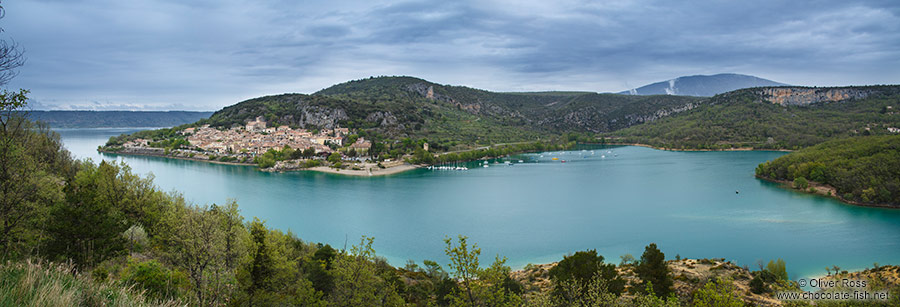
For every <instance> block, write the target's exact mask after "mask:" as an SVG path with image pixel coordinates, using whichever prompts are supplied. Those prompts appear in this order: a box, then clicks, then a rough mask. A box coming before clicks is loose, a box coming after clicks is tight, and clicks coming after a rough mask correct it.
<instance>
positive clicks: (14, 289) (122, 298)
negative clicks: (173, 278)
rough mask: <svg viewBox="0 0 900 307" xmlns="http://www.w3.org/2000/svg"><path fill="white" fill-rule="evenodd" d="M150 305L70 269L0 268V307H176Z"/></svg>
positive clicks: (14, 265) (42, 265)
mask: <svg viewBox="0 0 900 307" xmlns="http://www.w3.org/2000/svg"><path fill="white" fill-rule="evenodd" d="M179 305H182V304H178V302H154V301H151V300H147V299H145V298H144V297H143V295H142V294H141V293H138V292H137V291H133V290H132V289H131V288H129V287H125V286H122V285H117V284H112V283H97V282H94V281H92V280H90V279H89V278H87V276H84V275H82V274H80V273H76V272H75V271H74V269H73V267H72V266H71V265H65V264H53V263H47V262H38V263H35V262H31V261H21V262H7V263H6V264H3V265H0V306H123V307H124V306H179Z"/></svg>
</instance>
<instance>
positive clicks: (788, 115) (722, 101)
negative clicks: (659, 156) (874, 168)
mask: <svg viewBox="0 0 900 307" xmlns="http://www.w3.org/2000/svg"><path fill="white" fill-rule="evenodd" d="M893 128H900V85H884V86H851V87H830V88H810V87H763V88H752V89H743V90H738V91H734V92H729V93H725V94H720V95H716V96H714V97H712V98H710V99H709V100H708V101H706V102H705V103H703V104H702V105H701V106H699V107H697V108H694V109H692V110H690V111H687V112H682V113H679V114H677V115H674V116H669V117H666V118H663V119H660V120H658V121H653V122H650V123H646V124H643V125H638V126H634V127H630V128H627V129H623V130H620V131H616V132H614V133H610V134H607V135H606V136H608V137H613V138H617V140H618V141H621V142H630V143H642V144H649V145H653V146H656V147H665V148H673V149H728V148H755V149H799V148H803V147H807V146H811V145H815V144H818V143H821V142H824V141H826V140H830V139H835V138H840V137H848V136H862V135H883V134H891V133H893V132H891V130H893ZM894 131H896V130H894Z"/></svg>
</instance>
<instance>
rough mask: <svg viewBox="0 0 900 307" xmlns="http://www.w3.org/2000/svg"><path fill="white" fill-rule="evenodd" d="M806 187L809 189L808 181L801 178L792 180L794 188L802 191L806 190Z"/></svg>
mask: <svg viewBox="0 0 900 307" xmlns="http://www.w3.org/2000/svg"><path fill="white" fill-rule="evenodd" d="M807 187H809V181H808V180H806V178H803V177H797V178H794V188H797V189H801V190H803V189H806V188H807Z"/></svg>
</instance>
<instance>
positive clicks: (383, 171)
mask: <svg viewBox="0 0 900 307" xmlns="http://www.w3.org/2000/svg"><path fill="white" fill-rule="evenodd" d="M419 168H422V166H421V165H415V164H402V165H397V166H392V167H388V168H380V167H376V168H371V167H370V168H367V169H365V170H362V169H361V170H354V169H341V170H339V169H334V168H331V167H328V166H316V167H313V168H307V169H298V170H289V171H290V172H296V171H312V172H321V173H328V174H337V175H345V176H356V177H377V176H388V175H395V174H399V173H404V172H407V171H411V170H415V169H419Z"/></svg>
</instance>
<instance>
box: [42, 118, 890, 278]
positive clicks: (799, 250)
mask: <svg viewBox="0 0 900 307" xmlns="http://www.w3.org/2000/svg"><path fill="white" fill-rule="evenodd" d="M136 130H139V129H59V130H57V131H59V132H60V134H61V135H62V137H63V141H64V142H65V144H66V146H67V148H69V150H70V151H72V152H73V153H74V154H75V155H76V156H77V157H80V158H91V159H93V160H94V161H99V159H107V160H110V159H120V160H124V161H125V162H127V163H128V164H129V165H131V167H132V168H133V169H134V171H136V172H138V173H141V174H149V173H152V174H153V175H154V176H156V179H155V182H156V184H157V185H159V186H160V187H161V188H162V189H164V190H168V191H179V192H182V193H184V195H185V197H186V198H187V199H189V200H191V201H193V202H195V203H198V204H211V203H223V202H225V201H226V200H227V199H229V198H233V199H236V200H237V201H238V203H239V204H240V208H241V210H242V213H243V214H244V216H246V217H253V216H257V217H259V218H260V219H263V220H265V221H266V222H267V225H269V226H271V227H275V228H279V229H282V230H291V231H293V232H294V233H296V234H298V236H299V237H301V238H303V239H304V240H309V241H315V242H324V243H330V244H332V245H334V246H336V247H338V248H340V247H341V246H343V245H344V244H345V242H348V243H347V244H348V246H349V245H350V244H354V243H358V242H359V238H360V236H361V235H368V236H374V237H375V238H376V239H375V248H376V250H377V251H378V253H379V254H381V255H383V256H385V257H387V258H388V259H389V260H390V261H391V262H392V263H393V264H395V265H402V264H403V262H404V261H405V260H406V259H414V260H416V261H417V262H420V263H421V260H423V259H432V260H436V261H438V262H440V263H446V262H448V261H447V258H446V256H444V253H443V251H444V245H443V241H442V239H443V238H444V237H445V236H455V235H457V234H463V235H467V236H469V237H470V238H471V240H472V241H474V242H477V243H478V245H479V246H480V247H482V250H483V253H482V257H483V258H484V259H483V260H482V263H489V262H490V260H492V259H493V256H494V255H496V254H500V255H502V256H507V257H509V264H510V265H512V266H513V267H514V268H515V267H521V266H524V265H525V264H527V263H544V262H552V261H557V260H559V259H561V258H562V256H563V255H565V254H567V253H572V252H575V251H578V250H585V249H597V251H598V252H599V253H601V254H602V255H604V256H606V258H607V259H608V260H611V261H613V262H618V257H619V256H620V255H623V254H626V253H628V254H633V255H634V256H635V257H640V254H641V253H642V252H643V248H644V246H646V245H647V244H649V243H651V242H655V243H657V245H659V247H660V249H661V250H662V251H663V252H665V253H666V256H667V257H668V258H670V259H671V258H674V257H675V255H681V257H690V258H726V259H729V260H734V261H736V262H737V263H738V264H740V265H748V266H750V267H751V268H752V267H755V263H756V262H757V261H759V260H764V261H766V262H767V261H768V260H770V259H773V258H783V259H784V260H785V261H786V262H787V264H788V265H787V268H788V272H789V273H790V274H791V277H792V278H797V277H809V276H815V275H820V274H823V273H824V268H825V267H826V266H831V265H838V266H841V267H842V268H845V269H859V268H865V267H870V266H872V264H873V263H874V262H878V263H881V264H900V223H898V222H900V210H886V209H875V208H860V207H853V206H848V205H844V204H841V203H840V202H837V201H834V200H831V199H827V198H824V197H817V196H811V195H805V194H800V193H794V192H791V191H787V190H784V189H781V188H778V187H777V186H776V185H774V184H771V183H767V182H763V181H760V180H758V179H755V178H754V177H753V171H754V169H755V167H756V165H757V164H759V163H760V162H764V161H766V160H771V159H774V158H776V157H778V156H780V155H782V154H783V153H779V152H668V151H659V150H653V149H648V148H642V147H609V148H593V152H594V154H593V155H592V154H591V150H592V149H586V150H585V151H581V150H576V151H569V152H562V153H560V152H556V153H542V154H529V155H522V156H519V157H514V159H515V160H518V159H523V160H525V162H526V163H522V164H518V163H517V164H516V165H514V166H504V165H502V164H499V165H498V164H490V167H488V168H483V167H480V166H479V165H480V164H479V165H476V164H475V163H471V164H469V166H470V168H471V169H470V170H469V171H461V172H458V171H430V170H424V169H420V170H416V171H411V172H407V173H403V174H399V175H395V176H389V177H375V178H355V177H345V176H339V175H329V174H320V173H313V172H290V173H281V174H277V173H276V174H272V173H265V172H259V171H256V170H255V169H254V168H252V167H242V166H226V165H216V164H209V163H203V162H193V161H183V160H173V159H164V158H155V157H137V156H117V155H100V154H98V153H97V152H96V148H97V146H98V145H101V144H103V143H105V142H106V140H107V139H108V138H109V137H110V136H112V135H118V134H121V133H129V132H133V131H136ZM607 151H610V153H607ZM541 155H543V157H542V156H541ZM601 155H605V156H606V157H605V158H603V157H601ZM553 157H558V158H560V159H564V160H567V163H559V162H558V161H552V160H551V159H552V158H553ZM515 162H518V161H515ZM736 190H739V191H740V193H739V194H737V193H735V191H736Z"/></svg>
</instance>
